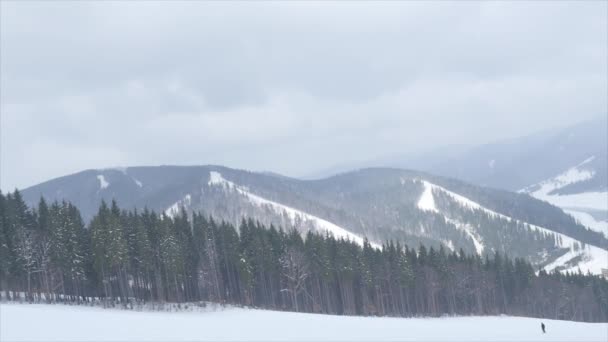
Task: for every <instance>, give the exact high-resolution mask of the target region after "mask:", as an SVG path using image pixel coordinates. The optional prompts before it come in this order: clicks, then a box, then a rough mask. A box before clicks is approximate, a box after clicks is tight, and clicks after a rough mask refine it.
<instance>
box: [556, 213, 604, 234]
mask: <svg viewBox="0 0 608 342" xmlns="http://www.w3.org/2000/svg"><path fill="white" fill-rule="evenodd" d="M564 212H566V213H567V214H569V215H570V216H572V217H574V219H576V220H577V221H578V223H580V224H582V225H583V226H585V227H587V228H589V229H591V230H594V231H596V232H600V233H602V234H604V236H606V238H608V221H601V220H596V219H595V218H594V217H593V216H591V215H589V214H588V213H585V212H582V211H576V210H564Z"/></svg>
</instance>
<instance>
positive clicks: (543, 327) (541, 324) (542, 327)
mask: <svg viewBox="0 0 608 342" xmlns="http://www.w3.org/2000/svg"><path fill="white" fill-rule="evenodd" d="M540 328H541V329H543V334H544V333H545V323H543V322H540Z"/></svg>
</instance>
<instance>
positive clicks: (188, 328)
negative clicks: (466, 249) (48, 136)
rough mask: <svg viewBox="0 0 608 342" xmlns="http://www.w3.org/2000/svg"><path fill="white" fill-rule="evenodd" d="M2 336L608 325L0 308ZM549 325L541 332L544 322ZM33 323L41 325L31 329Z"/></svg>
mask: <svg viewBox="0 0 608 342" xmlns="http://www.w3.org/2000/svg"><path fill="white" fill-rule="evenodd" d="M0 313H1V315H0V325H1V327H2V329H0V340H2V341H93V340H95V341H129V340H131V341H489V342H491V341H606V340H607V339H608V323H582V322H571V321H558V320H550V319H539V318H527V317H510V316H485V317H474V316H473V317H445V318H389V317H354V316H330V315H319V314H303V313H292V312H278V311H265V310H253V309H244V308H225V309H218V310H213V309H210V308H209V309H206V310H205V311H199V312H196V311H194V312H137V311H127V310H118V309H102V308H92V307H81V306H64V305H59V304H58V305H47V304H2V305H0ZM541 322H543V323H544V324H545V325H546V327H547V333H546V334H543V333H542V332H541V328H540V323H541ZM32 326H35V329H32Z"/></svg>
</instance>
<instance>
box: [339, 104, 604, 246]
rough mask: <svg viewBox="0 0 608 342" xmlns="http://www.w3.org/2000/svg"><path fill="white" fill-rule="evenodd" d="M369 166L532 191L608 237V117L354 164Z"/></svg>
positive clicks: (527, 191) (532, 193)
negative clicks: (391, 167)
mask: <svg viewBox="0 0 608 342" xmlns="http://www.w3.org/2000/svg"><path fill="white" fill-rule="evenodd" d="M370 164H375V165H387V166H393V167H406V168H414V169H418V170H425V171H427V172H430V173H432V174H437V175H442V176H445V177H450V178H457V179H461V180H464V181H466V182H469V183H473V184H477V185H480V186H486V187H492V188H497V189H505V190H510V191H518V192H521V193H527V194H529V195H531V196H533V197H536V198H538V199H540V200H543V201H546V202H548V203H551V204H553V205H556V206H558V207H560V208H562V209H563V210H564V211H565V212H566V213H568V214H570V215H571V216H573V217H574V218H575V219H576V220H577V221H578V222H580V223H581V224H583V225H585V226H586V227H587V228H589V229H591V230H594V231H597V232H600V233H602V234H604V235H605V236H608V118H607V117H606V116H604V117H598V118H596V119H594V120H590V121H586V122H582V123H578V124H575V125H571V126H569V127H565V128H560V129H553V130H547V131H544V132H538V133H536V134H532V135H530V136H526V137H522V138H517V139H511V140H505V141H498V142H495V143H492V144H485V145H481V146H473V147H466V146H449V147H444V148H440V149H437V150H434V151H430V152H427V153H424V154H421V155H410V156H393V157H390V158H384V159H379V160H375V161H370V163H360V164H359V165H355V164H351V165H350V166H351V167H353V168H354V167H360V166H361V165H370ZM335 169H336V168H334V170H335ZM337 169H339V168H337ZM328 170H332V169H328Z"/></svg>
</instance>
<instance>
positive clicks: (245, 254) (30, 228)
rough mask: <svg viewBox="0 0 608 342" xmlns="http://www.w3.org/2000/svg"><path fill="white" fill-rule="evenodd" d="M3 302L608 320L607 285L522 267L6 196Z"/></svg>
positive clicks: (194, 216) (196, 216) (502, 259)
mask: <svg viewBox="0 0 608 342" xmlns="http://www.w3.org/2000/svg"><path fill="white" fill-rule="evenodd" d="M0 293H2V294H3V299H4V300H25V301H28V302H70V303H79V304H87V303H90V304H93V303H99V304H100V305H103V306H122V307H126V308H128V307H130V306H132V305H133V304H136V303H145V302H158V303H192V302H216V303H222V304H231V305H241V306H249V307H256V308H264V309H272V310H284V311H297V312H311V313H325V314H337V315H365V316H371V315H374V316H398V317H414V316H441V315H499V314H507V315H518V316H529V317H544V318H552V319H565V320H577V321H588V322H608V281H607V280H605V279H602V278H601V277H599V276H595V275H591V274H582V273H581V272H578V273H559V272H554V273H547V272H545V271H543V270H540V271H538V270H536V269H535V268H534V267H533V266H532V265H531V264H530V263H529V262H528V261H526V260H525V259H522V258H514V259H512V258H510V257H509V256H508V255H503V254H500V253H497V252H493V253H492V252H491V253H486V254H484V255H477V254H466V253H465V252H464V251H463V250H462V249H461V250H460V251H449V250H446V248H444V247H443V246H440V247H439V248H435V247H433V246H431V247H428V248H427V247H426V246H425V245H419V246H407V245H402V244H400V243H395V242H392V241H386V242H384V243H383V244H382V248H374V247H372V245H371V244H370V243H369V242H368V241H367V240H366V241H365V243H364V244H363V246H361V245H358V244H356V243H354V242H352V241H347V240H342V239H336V238H334V237H333V236H331V235H329V234H325V235H323V234H319V233H315V232H312V231H309V232H308V233H307V234H305V235H304V236H303V235H302V234H301V233H299V232H297V231H296V230H295V229H293V228H287V229H283V228H282V227H274V226H272V225H270V226H265V225H263V224H260V223H258V222H255V221H253V220H251V219H247V218H243V220H242V222H241V223H240V225H238V227H237V226H235V225H233V224H230V223H227V222H220V221H216V220H214V219H213V218H212V217H209V216H206V215H204V214H202V213H197V212H195V213H187V212H186V211H185V210H182V211H181V213H180V214H178V215H175V217H168V216H166V215H164V214H159V213H156V212H154V211H151V210H148V209H143V210H141V211H138V210H135V209H133V210H125V209H121V208H120V207H119V206H118V204H117V203H116V202H115V201H112V202H111V203H110V204H109V205H108V204H107V203H105V202H102V203H101V204H100V206H99V210H98V212H97V214H96V215H95V216H94V217H93V219H92V220H91V221H90V222H84V221H83V219H82V218H81V215H80V212H79V210H78V208H77V207H76V206H74V205H72V204H71V203H68V202H54V203H47V202H46V201H45V200H44V198H41V199H40V202H39V204H38V205H37V206H36V207H35V208H29V207H28V206H27V205H26V204H25V202H24V201H23V198H22V196H21V194H20V193H19V191H15V192H13V193H8V194H6V195H4V194H2V193H0Z"/></svg>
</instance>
